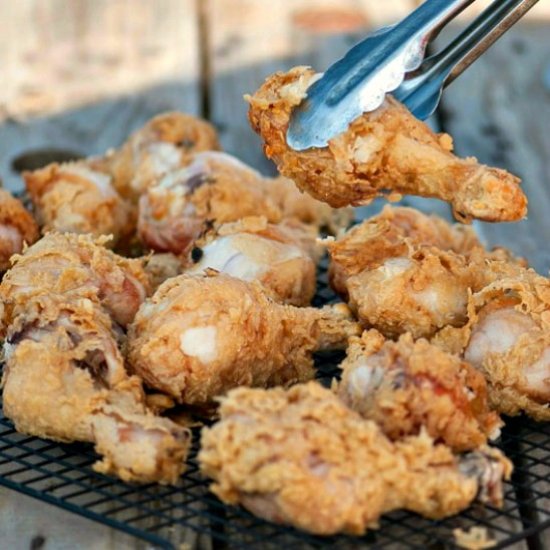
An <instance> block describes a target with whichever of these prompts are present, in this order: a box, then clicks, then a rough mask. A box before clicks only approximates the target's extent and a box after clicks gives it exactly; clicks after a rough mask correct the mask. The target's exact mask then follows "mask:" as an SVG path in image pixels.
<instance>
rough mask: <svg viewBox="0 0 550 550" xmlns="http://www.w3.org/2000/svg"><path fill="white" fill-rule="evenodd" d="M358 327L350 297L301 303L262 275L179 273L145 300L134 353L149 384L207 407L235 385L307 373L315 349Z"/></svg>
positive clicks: (131, 337)
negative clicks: (283, 299)
mask: <svg viewBox="0 0 550 550" xmlns="http://www.w3.org/2000/svg"><path fill="white" fill-rule="evenodd" d="M357 333H358V326H357V324H356V323H355V322H352V321H351V320H350V316H349V311H348V309H347V307H346V306H345V305H344V304H339V305H336V306H329V307H325V308H323V309H314V308H296V307H293V306H288V305H281V304H278V303H276V302H274V301H272V300H271V299H270V298H269V297H268V295H267V294H266V293H265V291H264V289H263V287H262V286H261V285H260V283H258V282H252V283H247V282H245V281H241V280H239V279H235V278H233V277H230V276H228V275H225V274H217V275H210V276H209V275H207V276H190V275H180V276H179V277H175V278H174V279H170V280H168V281H166V282H165V283H164V284H163V285H161V286H160V288H159V289H158V290H157V292H156V293H155V294H154V295H153V296H152V297H151V298H150V299H149V300H147V301H146V302H145V303H144V304H143V305H142V306H141V308H140V310H139V311H138V313H137V315H136V318H135V320H134V322H133V323H132V325H131V326H130V329H129V333H128V359H129V362H130V365H131V366H132V368H133V369H134V372H135V373H137V374H138V375H139V376H141V377H142V378H143V380H144V381H145V382H146V383H147V384H148V385H149V386H150V387H152V388H155V389H157V390H160V391H163V392H165V393H167V394H168V395H170V396H172V397H173V398H174V399H176V400H177V401H178V402H179V403H185V404H188V405H197V406H204V405H209V404H211V403H212V402H213V400H214V398H215V397H216V396H218V395H222V394H224V393H225V392H226V391H227V390H229V389H231V388H234V387H236V386H241V385H247V386H273V385H289V384H292V383H295V382H300V381H303V380H308V379H310V378H312V376H313V373H314V371H313V359H312V357H311V355H312V353H313V352H314V351H316V350H320V349H335V348H337V349H341V348H345V347H346V344H347V339H348V336H350V335H353V334H357Z"/></svg>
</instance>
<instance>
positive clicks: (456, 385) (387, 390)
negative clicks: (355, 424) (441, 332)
mask: <svg viewBox="0 0 550 550" xmlns="http://www.w3.org/2000/svg"><path fill="white" fill-rule="evenodd" d="M340 367H341V368H342V369H343V373H342V381H341V382H340V384H339V385H338V395H339V396H340V398H341V399H342V400H343V401H344V402H345V403H346V404H347V405H348V406H349V407H350V408H352V409H353V410H354V411H357V412H358V413H360V414H361V416H363V417H364V418H368V419H371V420H374V421H375V422H376V423H377V424H378V425H379V426H380V428H381V429H382V431H383V432H384V433H385V434H386V435H387V436H388V437H389V438H390V439H392V440H395V439H401V438H402V437H403V436H406V435H416V434H418V433H420V431H421V430H422V429H423V428H425V429H426V430H427V432H428V434H429V435H430V436H431V437H433V438H434V439H435V440H436V441H438V442H442V443H445V444H446V445H448V446H449V447H451V448H452V449H453V450H455V451H467V450H472V449H476V448H478V447H480V446H481V445H483V444H485V443H487V438H488V437H490V438H492V439H493V438H495V437H497V436H498V434H499V428H500V427H501V426H502V422H501V420H500V419H499V417H498V415H497V414H496V413H494V412H491V411H490V410H489V406H488V401H487V384H486V382H485V378H484V377H483V375H482V374H481V373H480V372H478V371H477V370H476V369H475V368H474V367H472V366H471V365H470V364H468V363H467V362H465V361H463V360H461V359H459V358H458V357H457V356H455V355H452V354H450V353H446V352H445V351H443V350H442V349H439V348H437V347H436V346H434V345H432V344H430V343H429V342H428V341H426V340H423V339H421V340H417V341H416V342H414V341H413V339H412V338H411V336H410V334H406V335H403V336H401V337H400V338H399V340H398V341H397V342H392V341H387V340H385V339H384V337H383V336H382V335H381V334H380V333H379V332H377V331H375V330H371V331H369V332H365V333H363V335H362V336H361V338H354V339H352V340H351V343H350V346H349V348H348V351H347V357H346V359H345V360H344V361H343V362H342V364H341V365H340Z"/></svg>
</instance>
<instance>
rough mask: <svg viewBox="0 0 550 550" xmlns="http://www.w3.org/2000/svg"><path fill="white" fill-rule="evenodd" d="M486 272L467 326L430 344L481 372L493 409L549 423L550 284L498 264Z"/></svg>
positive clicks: (519, 269) (448, 331)
mask: <svg viewBox="0 0 550 550" xmlns="http://www.w3.org/2000/svg"><path fill="white" fill-rule="evenodd" d="M490 269H491V270H492V271H493V275H494V278H495V280H494V281H493V282H492V283H491V284H489V285H488V286H486V287H485V288H483V289H482V290H480V291H479V292H477V293H475V294H474V295H473V296H472V297H471V299H470V303H469V308H468V310H469V313H468V317H469V318H468V323H467V324H466V325H465V326H464V327H462V328H454V329H453V328H451V327H448V328H445V329H444V330H443V331H441V334H438V335H436V337H435V338H434V343H436V344H438V345H440V346H443V347H444V348H445V349H448V350H450V351H452V352H453V353H460V354H462V355H463V356H464V358H465V359H466V360H467V361H469V362H470V363H471V364H472V365H474V366H475V367H477V368H478V369H480V370H481V372H483V374H484V375H485V377H486V379H487V382H488V387H489V399H490V403H491V405H492V407H493V408H495V409H496V410H498V411H500V412H501V413H504V414H507V415H517V414H519V413H520V412H521V411H524V412H526V413H527V414H528V415H530V416H532V417H533V418H535V419H536V420H550V315H549V314H548V311H549V309H550V281H549V280H548V279H547V278H546V277H542V276H541V275H538V274H537V273H536V272H535V271H533V270H531V269H525V268H523V267H521V266H518V265H511V264H506V263H504V262H493V263H491V264H490Z"/></svg>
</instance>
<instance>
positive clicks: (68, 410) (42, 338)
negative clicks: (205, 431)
mask: <svg viewBox="0 0 550 550" xmlns="http://www.w3.org/2000/svg"><path fill="white" fill-rule="evenodd" d="M115 334H116V333H115V332H114V331H113V327H112V325H111V320H110V319H109V317H108V315H107V314H105V313H104V312H103V311H102V310H101V308H100V307H99V306H98V305H97V304H96V303H94V302H92V301H91V300H89V299H87V298H82V299H75V300H72V301H71V302H66V301H64V300H63V299H62V298H60V297H52V296H40V297H38V298H34V299H32V300H30V301H29V302H28V303H27V306H26V308H25V311H24V312H23V313H21V314H20V315H19V316H18V317H17V318H16V319H14V321H13V323H12V324H11V326H10V328H9V331H8V334H7V339H6V342H5V344H4V360H5V363H6V366H5V370H4V376H3V381H2V383H3V388H4V389H3V410H4V414H5V415H6V416H7V417H8V418H10V419H11V420H13V422H14V424H15V427H16V429H17V430H18V431H19V432H22V433H28V434H32V435H36V436H39V437H46V438H49V439H54V440H56V441H67V442H70V441H90V442H93V443H95V445H96V451H97V452H98V453H99V454H100V455H102V459H101V461H99V462H98V463H96V464H95V465H94V468H95V469H96V470H98V471H100V472H103V473H108V474H115V475H117V476H119V477H120V478H121V479H123V480H124V481H138V482H144V483H148V482H153V481H156V482H160V483H175V482H176V480H177V478H178V477H179V475H180V473H181V472H182V471H183V469H184V464H185V463H184V460H185V457H186V455H187V451H188V447H189V444H190V433H189V431H188V430H186V429H183V428H181V427H179V426H177V425H176V424H174V423H173V422H171V421H169V420H167V419H164V418H160V417H156V416H154V415H153V414H152V413H151V412H150V411H149V410H148V409H147V407H146V406H145V395H144V393H143V389H142V386H141V381H140V380H139V378H138V377H136V376H128V374H127V373H126V371H125V369H124V361H123V358H122V356H121V354H120V352H119V351H118V349H117V341H116V339H115Z"/></svg>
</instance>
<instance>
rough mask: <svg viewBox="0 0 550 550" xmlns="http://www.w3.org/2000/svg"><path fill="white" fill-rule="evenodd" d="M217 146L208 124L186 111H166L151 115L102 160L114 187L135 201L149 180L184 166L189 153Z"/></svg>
mask: <svg viewBox="0 0 550 550" xmlns="http://www.w3.org/2000/svg"><path fill="white" fill-rule="evenodd" d="M219 148H220V145H219V143H218V136H217V134H216V130H215V129H214V127H213V126H212V125H211V124H209V123H208V122H206V121H204V120H201V119H198V118H196V117H194V116H191V115H188V114H184V113H178V112H168V113H163V114H160V115H158V116H156V117H154V118H152V119H151V120H150V121H149V122H147V124H146V125H145V126H144V127H143V128H141V129H139V130H138V131H137V132H135V133H134V134H132V135H131V136H130V138H129V139H128V140H127V141H126V143H124V145H123V146H122V147H121V148H120V149H118V150H114V151H111V152H110V153H108V155H107V157H106V162H107V163H108V166H109V168H108V169H109V172H110V173H111V175H112V176H113V184H114V186H115V188H116V189H117V190H118V192H119V193H120V194H121V195H122V196H123V197H124V198H125V199H129V200H131V201H132V202H134V203H136V202H137V201H138V199H139V197H140V196H141V195H142V193H143V192H144V191H145V190H146V189H147V187H148V186H149V185H150V184H151V183H152V182H153V181H156V180H157V179H158V178H159V177H160V176H162V175H163V174H166V173H167V172H171V171H174V170H177V169H178V168H181V167H182V166H184V165H185V164H186V163H187V162H188V160H187V159H188V157H189V155H191V154H193V153H196V152H199V151H209V150H217V149H219Z"/></svg>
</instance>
